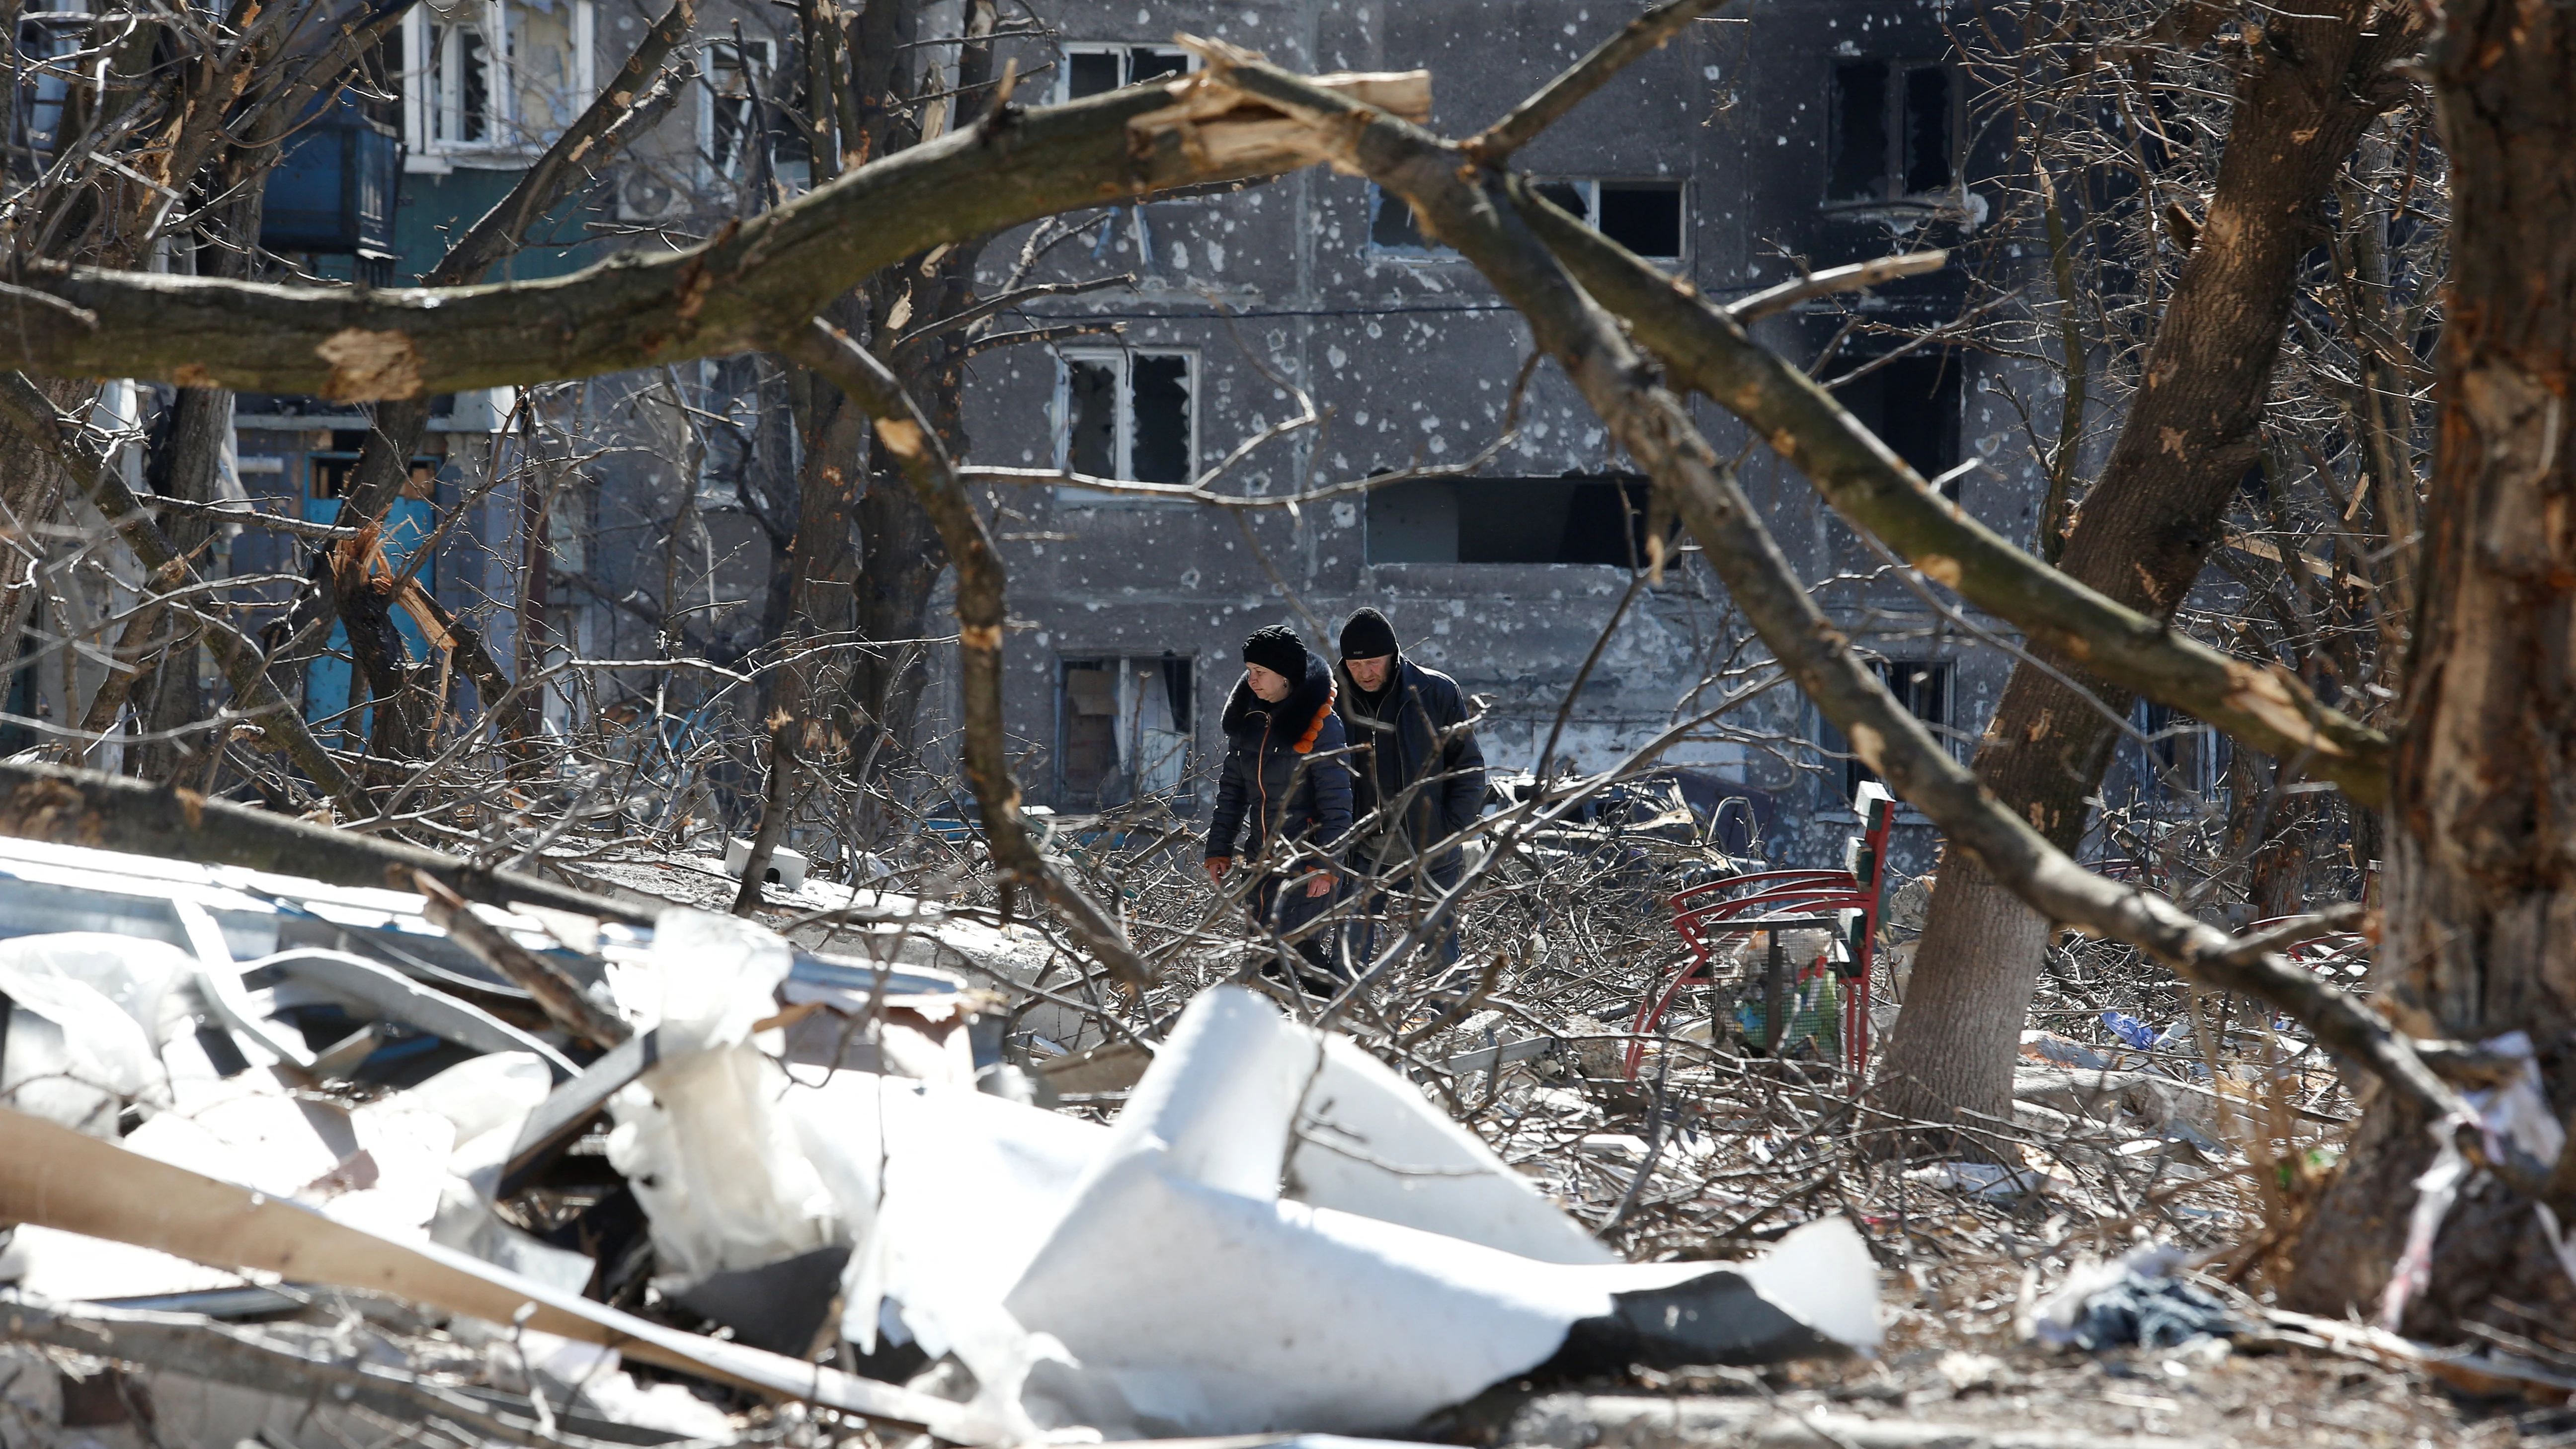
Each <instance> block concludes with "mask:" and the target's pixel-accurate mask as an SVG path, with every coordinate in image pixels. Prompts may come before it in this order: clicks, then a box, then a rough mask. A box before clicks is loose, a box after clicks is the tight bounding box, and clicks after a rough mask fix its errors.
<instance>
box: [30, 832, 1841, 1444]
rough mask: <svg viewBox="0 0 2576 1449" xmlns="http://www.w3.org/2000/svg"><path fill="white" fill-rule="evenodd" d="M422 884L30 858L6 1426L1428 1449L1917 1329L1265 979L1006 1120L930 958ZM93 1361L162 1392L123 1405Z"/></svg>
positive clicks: (1832, 1240) (323, 1439)
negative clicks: (1615, 1239) (1607, 1396)
mask: <svg viewBox="0 0 2576 1449" xmlns="http://www.w3.org/2000/svg"><path fill="white" fill-rule="evenodd" d="M415 883H416V884H418V885H419V886H420V887H421V890H420V892H419V893H412V892H404V891H396V890H390V889H369V888H352V887H346V886H333V885H327V884H324V883H322V882H319V881H314V880H305V879H297V878H291V877H285V876H278V875H271V874H264V873H261V872H256V871H249V870H242V869H235V868H228V867H209V866H199V865H194V864H190V863H186V862H178V861H169V860H156V859H149V858H144V857H135V856H122V855H115V854H110V853H106V852H100V851H91V850H83V849H78V848H73V847H64V846H52V845H41V844H34V843H29V842H24V841H14V840H13V841H4V842H0V931H5V932H6V933H7V934H6V938H5V939H0V1000H5V1003H6V1005H5V1008H0V1009H5V1012H6V1020H5V1033H0V1102H5V1105H0V1222H6V1223H9V1224H13V1225H14V1226H13V1227H11V1228H10V1230H9V1232H8V1235H7V1238H6V1245H5V1249H0V1294H5V1296H0V1323H5V1324H6V1326H7V1330H8V1331H7V1334H6V1338H7V1339H8V1340H9V1345H8V1346H6V1347H0V1353H5V1354H7V1355H9V1356H10V1357H11V1360H12V1362H11V1364H10V1365H9V1366H7V1367H0V1380H6V1382H7V1384H8V1387H7V1388H6V1389H5V1390H0V1392H5V1394H6V1395H7V1396H8V1406H7V1409H8V1412H9V1414H10V1415H11V1416H12V1418H11V1422H12V1423H13V1424H51V1425H58V1426H65V1428H66V1431H68V1429H69V1428H70V1427H73V1426H78V1425H82V1424H88V1423H110V1422H121V1421H122V1420H123V1419H131V1420H133V1421H134V1422H137V1423H141V1424H145V1425H148V1426H149V1428H150V1430H151V1432H152V1434H153V1435H154V1436H155V1441H156V1442H162V1443H173V1444H175V1443H192V1444H211V1445H234V1444H240V1443H243V1442H246V1441H247V1442H257V1443H262V1444H267V1445H271V1446H283V1445H286V1444H294V1445H298V1446H302V1445H311V1446H315V1449H320V1446H323V1445H326V1444H327V1445H345V1444H349V1443H355V1442H377V1441H380V1440H382V1439H383V1438H384V1437H385V1436H386V1431H387V1428H388V1426H389V1425H402V1424H410V1425H421V1426H425V1429H424V1432H427V1433H429V1434H431V1436H432V1437H434V1438H442V1439H451V1440H456V1441H459V1442H468V1441H470V1442H477V1443H481V1442H491V1441H508V1442H515V1443H520V1444H532V1445H533V1444H550V1443H566V1444H585V1443H598V1442H611V1441H613V1442H622V1443H658V1442H672V1441H680V1440H689V1441H705V1440H737V1439H745V1438H753V1439H757V1438H762V1437H773V1438H774V1437H777V1436H778V1435H780V1434H784V1433H790V1431H791V1430H792V1429H793V1426H794V1425H796V1424H799V1423H821V1422H823V1421H824V1420H829V1421H831V1422H836V1423H842V1424H852V1425H857V1424H864V1425H867V1426H872V1427H874V1428H876V1429H878V1430H881V1431H885V1432H889V1433H891V1432H896V1431H901V1432H907V1433H911V1432H922V1431H926V1432H928V1433H929V1434H931V1435H933V1436H934V1437H936V1438H938V1439H940V1440H944V1441H949V1442H957V1443H968V1444H1000V1443H1020V1442H1029V1441H1032V1440H1036V1439H1040V1438H1044V1437H1050V1436H1052V1437H1057V1438H1066V1437H1070V1438H1074V1439H1081V1438H1088V1437H1093V1436H1099V1437H1108V1438H1137V1437H1154V1436H1170V1435H1215V1434H1233V1433H1276V1432H1298V1431H1322V1432H1342V1433H1361V1432H1388V1431H1398V1430H1403V1429H1405V1428H1407V1427H1408V1426H1411V1425H1414V1424H1417V1423H1419V1422H1421V1421H1422V1420H1424V1419H1425V1417H1426V1416H1428V1415H1431V1414H1433V1413H1434V1412H1435V1411H1438V1410H1441V1409H1443V1408H1444V1407H1447V1406H1450V1405H1455V1404H1459V1403H1461V1402H1464V1401H1467V1400H1470V1399H1473V1398H1475V1397H1476V1396H1477V1395H1478V1394H1479V1393H1480V1392H1481V1391H1483V1390H1485V1389H1487V1388H1488V1387H1490V1386H1493V1385H1496V1384H1498V1383H1506V1382H1517V1381H1519V1380H1522V1379H1527V1378H1532V1377H1537V1378H1544V1379H1551V1380H1570V1379H1577V1378H1581V1377H1583V1376H1585V1375H1593V1374H1601V1373H1619V1372H1624V1371H1626V1370H1628V1369H1629V1368H1630V1367H1631V1366H1633V1365H1649V1366H1666V1367H1672V1366H1680V1365H1706V1364H1766V1363H1776V1362H1781V1361H1784V1360H1790V1359H1801V1358H1816V1357H1838V1356H1844V1355H1850V1354H1855V1353H1857V1354H1864V1355H1865V1354H1868V1353H1870V1352H1872V1351H1874V1350H1875V1348H1876V1346H1877V1343H1878V1334H1879V1329H1878V1286H1877V1279H1878V1270H1877V1266H1876V1264H1875V1263H1874V1262H1873V1260H1872V1258H1871V1256H1870V1253H1869V1251H1868V1249H1867V1247H1866V1245H1865V1243H1864V1241H1863V1239H1862V1237H1861V1235H1860V1233H1859V1232H1858V1231H1857V1230H1856V1229H1855V1228H1854V1227H1853V1226H1852V1225H1851V1224H1850V1223H1849V1222H1847V1221H1845V1220H1844V1219H1842V1218H1840V1217H1837V1216H1821V1217H1818V1218H1817V1219H1816V1220H1814V1221H1811V1222H1809V1223H1807V1224H1805V1225H1804V1226H1801V1227H1798V1228H1796V1229H1795V1230H1794V1231H1791V1232H1788V1233H1786V1234H1785V1235H1780V1236H1778V1237H1777V1240H1776V1241H1775V1242H1772V1243H1771V1244H1769V1245H1768V1247H1767V1249H1765V1250H1763V1251H1761V1252H1759V1253H1758V1254H1754V1255H1750V1256H1745V1255H1737V1257H1738V1259H1739V1260H1737V1261H1726V1262H1712V1261H1674V1262H1657V1263H1644V1262H1640V1263H1631V1262H1623V1261H1621V1260H1620V1258H1619V1255H1618V1254H1617V1253H1615V1252H1614V1251H1613V1250H1612V1249H1610V1248H1608V1247H1606V1246H1604V1245H1603V1243H1602V1242H1601V1241H1600V1240H1599V1239H1598V1238H1597V1237H1596V1236H1595V1234H1594V1233H1593V1232H1592V1231H1591V1230H1590V1229H1589V1228H1588V1227H1587V1225H1585V1224H1584V1223H1581V1222H1578V1221H1577V1220H1576V1219H1575V1218H1573V1217H1570V1216H1568V1214H1567V1212H1566V1211H1565V1210H1564V1209H1563V1208H1562V1207H1560V1206H1559V1203H1558V1202H1557V1201H1556V1200H1553V1199H1551V1198H1550V1197H1549V1196H1548V1195H1547V1194H1546V1192H1545V1191H1544V1190H1543V1188H1544V1186H1545V1184H1544V1183H1543V1182H1542V1181H1541V1180H1539V1179H1536V1178H1534V1177H1532V1176H1530V1175H1528V1174H1525V1173H1524V1172H1522V1171H1519V1170H1516V1168H1515V1166H1514V1165H1513V1164H1512V1163H1511V1162H1509V1161H1508V1160H1507V1158H1506V1157H1505V1156H1504V1155H1500V1154H1498V1153H1497V1151H1496V1150H1495V1148H1494V1147H1492V1146H1489V1145H1488V1141H1487V1139H1486V1138H1485V1137H1483V1136H1480V1135H1479V1134H1478V1133H1477V1132H1476V1131H1473V1130H1471V1129H1470V1128H1468V1127H1467V1126H1464V1125H1462V1124H1461V1123H1460V1122H1459V1121H1458V1120H1457V1119H1456V1118H1455V1117H1454V1116H1453V1115H1452V1114H1451V1113H1449V1112H1447V1111H1444V1110H1442V1108H1441V1107H1439V1106H1436V1105H1435V1104H1434V1103H1433V1101H1432V1100H1431V1099H1430V1098H1429V1097H1427V1096H1426V1095H1425V1093H1424V1091H1423V1090H1422V1088H1421V1087H1419V1086H1417V1085H1416V1083H1415V1082H1413V1081H1410V1080H1408V1079H1407V1078H1406V1077H1405V1076H1404V1075H1401V1074H1399V1073H1398V1072H1397V1071H1396V1070H1394V1069H1392V1068H1390V1067H1389V1066H1387V1065H1386V1064H1385V1063H1384V1062H1383V1061H1382V1060H1381V1059H1380V1057H1379V1056H1378V1055H1374V1054H1372V1052H1371V1051H1370V1050H1367V1049H1365V1048H1363V1046H1362V1045H1361V1044H1360V1043H1359V1042H1358V1041H1356V1040H1355V1039H1354V1038H1353V1037H1351V1036H1349V1035H1346V1034H1343V1033H1340V1032H1336V1031H1331V1030H1323V1029H1318V1028H1316V1027H1314V1026H1311V1025H1307V1024H1302V1023H1299V1022H1297V1021H1294V1020H1291V1019H1290V1018H1289V1017H1288V1016H1285V1015H1283V1014H1282V1012H1281V1010H1280V1009H1279V1007H1278V1006H1276V1005H1274V1004H1273V1003H1272V1002H1270V1001H1269V1000H1266V999H1264V998H1263V997H1261V996H1258V995H1256V994H1254V993H1252V992H1249V991H1246V990H1243V989H1241V988H1239V987H1231V986H1222V985H1220V986H1214V987H1210V988H1207V989H1204V990H1200V991H1197V992H1196V993H1195V994H1194V995H1192V996H1191V997H1190V998H1189V999H1188V1000H1187V1001H1186V1005H1185V1007H1184V1008H1183V1009H1181V1010H1180V1011H1179V1012H1178V1013H1177V1015H1176V1016H1175V1017H1173V1018H1170V1019H1168V1020H1167V1021H1166V1022H1164V1023H1163V1025H1162V1029H1161V1030H1160V1032H1159V1040H1157V1041H1156V1042H1155V1043H1154V1045H1153V1046H1152V1047H1151V1048H1150V1049H1146V1048H1144V1047H1143V1045H1142V1043H1134V1044H1132V1045H1134V1046H1135V1047H1136V1050H1135V1051H1134V1052H1133V1053H1132V1058H1131V1059H1132V1060H1133V1061H1134V1062H1135V1063H1136V1064H1138V1065H1140V1066H1141V1070H1140V1071H1138V1072H1135V1073H1133V1074H1132V1075H1131V1076H1129V1077H1128V1080H1129V1081H1131V1082H1132V1086H1128V1087H1126V1088H1124V1089H1123V1092H1120V1093H1114V1095H1123V1097H1124V1100H1123V1102H1121V1103H1119V1104H1117V1105H1116V1106H1115V1108H1114V1110H1113V1111H1111V1112H1108V1113H1107V1114H1106V1120H1094V1117H1095V1116H1098V1115H1101V1114H1096V1113H1095V1114H1093V1115H1091V1116H1086V1115H1079V1114H1073V1113H1067V1112H1060V1111H1050V1110H1046V1109H1043V1108H1041V1107H1039V1106H1036V1105H1033V1104H1032V1103H1030V1102H1028V1101H1024V1100H1017V1099H1015V1098H1016V1097H1019V1096H1024V1095H1026V1094H1025V1092H1024V1091H1023V1090H1021V1089H1022V1088H1023V1087H1025V1086H1026V1084H1027V1083H1026V1078H1025V1077H1023V1076H1021V1075H1020V1074H1018V1073H1015V1072H1008V1071H997V1070H994V1068H995V1067H996V1066H998V1065H1000V1060H999V1059H1000V1052H999V1049H998V1041H999V1033H998V1030H996V1028H998V1026H999V1022H998V1021H997V1020H996V1017H997V1016H998V1014H999V1013H998V1011H997V1008H999V1007H1001V1006H1002V1005H1004V1003H1003V1002H1002V1001H1001V999H1000V998H998V997H996V996H994V995H992V994H990V993H986V992H982V991H979V990H975V989H970V988H969V987H968V986H967V984H966V982H965V981H964V980H963V979H962V978H961V977H960V976H958V975H956V974H954V973H949V972H942V971H937V970H933V969H930V968H927V967H924V966H919V965H912V964H902V958H903V956H904V955H905V954H906V951H905V949H904V948H903V943H901V942H898V941H892V940H884V941H880V940H879V939H878V938H876V937H873V936H869V935H867V934H866V933H864V932H863V933H861V934H860V936H859V937H858V939H859V940H860V941H861V943H862V945H863V946H864V947H866V949H868V950H869V952H870V954H869V955H868V956H867V957H861V958H847V959H844V958H833V957H826V956H819V955H816V954H813V953H811V952H809V951H806V950H803V949H801V948H800V947H798V946H796V945H794V944H792V943H791V942H790V941H789V940H787V939H786V938H784V937H782V936H780V935H778V934H776V933H774V932H772V931H770V930H769V929H767V928H766V927H764V926H761V925H759V924H756V923H753V922H751V921H747V920H743V919H739V918H735V917H731V916H721V915H713V914H708V913H705V912H702V911H697V910H692V909H688V908H685V907H671V908H668V909H664V910H661V911H659V912H656V913H653V914H651V915H650V916H646V915H644V914H643V913H642V912H639V911H636V910H633V909H630V908H626V907H620V906H614V905H610V904H608V903H607V902H605V901H603V902H602V903H601V909H600V910H599V911H598V912H597V913H596V914H592V915H583V914H581V913H580V912H578V911H575V910H572V909H568V908H567V906H568V904H569V903H568V902H567V901H565V900H564V899H562V893H559V892H558V893H554V894H553V895H551V896H549V898H548V899H549V903H547V904H538V903H535V902H534V901H530V900H511V899H507V898H506V893H505V896H504V899H502V901H501V902H500V903H498V904H495V903H489V902H473V903H469V902H467V901H466V900H464V899H463V898H461V897H459V896H458V895H456V894H455V892H454V891H452V890H451V889H450V888H449V887H448V886H447V885H446V884H444V883H442V882H440V881H439V880H437V879H434V878H432V877H430V876H428V875H426V874H423V875H421V876H419V877H418V879H417V881H416V882H415ZM898 934H900V933H898ZM871 943H873V944H871ZM880 946H882V947H884V949H878V948H879V947H880ZM916 954H917V953H916ZM1086 1055H1090V1056H1092V1058H1093V1060H1094V1061H1095V1062H1097V1061H1103V1060H1108V1059H1109V1057H1108V1056H1107V1055H1106V1054H1102V1053H1097V1052H1093V1053H1087V1054H1086ZM1498 1055H1499V1053H1498ZM1593 1135H1596V1136H1601V1135H1606V1136H1615V1135H1616V1134H1593ZM1505 1150H1506V1151H1510V1150H1512V1149H1511V1148H1510V1145H1509V1143H1508V1142H1507V1143H1506V1147H1505ZM1662 1152H1663V1149H1662V1148H1660V1147H1659V1146H1649V1147H1648V1148H1646V1149H1645V1153H1644V1156H1645V1157H1646V1158H1647V1159H1652V1158H1655V1157H1658V1156H1661V1155H1662ZM1676 1155H1677V1156H1681V1155H1686V1154H1676ZM1615 1156H1616V1154H1615V1153H1614V1154H1613V1157H1614V1159H1615ZM1651 1165H1652V1163H1651V1161H1645V1162H1637V1163H1632V1164H1629V1165H1628V1166H1626V1167H1624V1168H1621V1169H1619V1175H1620V1176H1621V1178H1622V1179H1623V1180H1626V1179H1633V1180H1642V1174H1643V1173H1644V1172H1645V1171H1647V1170H1648V1169H1649V1168H1650V1167H1651ZM1569 1186H1571V1184H1569ZM1583 1196H1584V1194H1583V1193H1582V1192H1580V1191H1579V1190H1578V1191H1576V1192H1575V1193H1574V1194H1573V1197H1574V1199H1575V1200H1577V1201H1580V1200H1581V1199H1582V1197H1583ZM101 1375H105V1376H106V1378H105V1379H101V1378H100V1376H101ZM93 1381H97V1382H106V1383H110V1384H113V1385H115V1386H116V1387H115V1389H114V1392H113V1393H112V1394H110V1395H109V1398H110V1399H111V1400H113V1401H114V1402H117V1403H125V1402H128V1401H131V1402H132V1403H134V1404H143V1403H146V1402H148V1404H149V1408H148V1409H135V1410H131V1411H130V1412H128V1413H127V1414H125V1415H124V1416H122V1418H120V1416H119V1415H116V1414H109V1415H107V1416H106V1417H103V1418H85V1417H84V1416H85V1415H87V1414H90V1413H91V1412H92V1411H93V1410H95V1409H96V1407H97V1406H96V1405H95V1404H89V1407H87V1408H85V1407H84V1405H85V1404H88V1403H89V1400H90V1399H95V1398H97V1397H98V1395H97V1393H96V1392H94V1389H95V1384H94V1382H93ZM85 1396H86V1397H85ZM816 1416H821V1418H820V1419H818V1418H817V1417H816ZM8 1442H10V1443H12V1444H13V1445H14V1444H15V1443H17V1442H19V1439H18V1437H17V1436H16V1431H15V1430H14V1429H13V1430H11V1431H9V1439H8Z"/></svg>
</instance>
